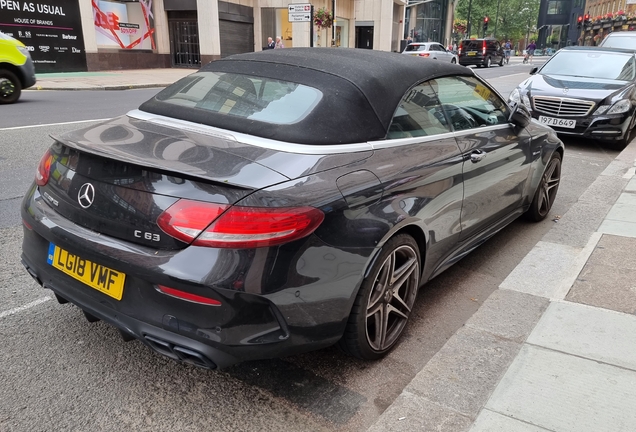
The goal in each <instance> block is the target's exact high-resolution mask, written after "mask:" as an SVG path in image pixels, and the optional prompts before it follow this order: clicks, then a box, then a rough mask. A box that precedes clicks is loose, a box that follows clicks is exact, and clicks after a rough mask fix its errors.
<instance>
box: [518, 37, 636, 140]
mask: <svg viewBox="0 0 636 432" xmlns="http://www.w3.org/2000/svg"><path fill="white" fill-rule="evenodd" d="M530 74H531V75H532V76H531V77H530V78H528V79H527V80H525V81H523V82H522V83H521V84H520V85H519V86H518V87H517V88H516V89H515V90H513V91H512V93H511V94H510V101H512V102H513V103H517V102H519V101H521V102H522V103H524V104H525V105H526V107H527V108H528V109H529V110H530V112H531V113H532V117H534V118H536V119H537V120H539V122H541V123H543V124H546V125H549V126H551V127H553V128H554V129H555V130H556V131H557V132H558V133H559V134H561V135H577V136H581V137H585V138H592V139H596V140H599V141H602V142H604V143H605V144H606V145H607V146H608V147H611V148H614V149H619V150H620V149H623V148H625V146H626V145H627V144H628V143H629V139H630V132H631V130H632V129H633V127H634V122H635V118H636V116H635V113H636V87H635V81H636V61H635V58H634V51H630V50H620V49H614V48H604V47H603V48H599V47H566V48H562V49H561V50H559V51H557V52H556V53H555V54H554V55H553V56H552V57H551V58H550V59H549V60H548V61H547V62H546V63H545V64H544V65H543V66H541V68H539V69H538V68H536V67H535V68H533V69H532V70H531V71H530Z"/></svg>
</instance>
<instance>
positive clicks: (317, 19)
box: [314, 8, 333, 30]
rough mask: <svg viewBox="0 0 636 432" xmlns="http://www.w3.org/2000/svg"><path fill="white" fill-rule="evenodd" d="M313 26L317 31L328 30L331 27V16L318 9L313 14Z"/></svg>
mask: <svg viewBox="0 0 636 432" xmlns="http://www.w3.org/2000/svg"><path fill="white" fill-rule="evenodd" d="M314 25H315V26H316V27H318V30H320V29H323V28H330V27H331V26H332V25H333V14H332V13H331V11H328V10H327V9H325V8H320V9H318V10H317V11H315V12H314Z"/></svg>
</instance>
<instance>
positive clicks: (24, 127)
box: [0, 117, 112, 131]
mask: <svg viewBox="0 0 636 432" xmlns="http://www.w3.org/2000/svg"><path fill="white" fill-rule="evenodd" d="M106 120H112V117H111V118H105V119H94V120H79V121H73V122H64V123H49V124H40V125H30V126H16V127H9V128H0V131H6V130H16V129H28V128H36V127H47V126H63V125H69V124H77V123H90V122H100V121H106Z"/></svg>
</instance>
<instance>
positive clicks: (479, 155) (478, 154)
mask: <svg viewBox="0 0 636 432" xmlns="http://www.w3.org/2000/svg"><path fill="white" fill-rule="evenodd" d="M487 154H488V153H486V152H485V151H483V150H473V152H472V153H471V154H470V161H471V162H472V163H477V162H481V161H482V160H483V159H484V158H485V157H486V155H487Z"/></svg>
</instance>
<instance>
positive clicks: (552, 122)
mask: <svg viewBox="0 0 636 432" xmlns="http://www.w3.org/2000/svg"><path fill="white" fill-rule="evenodd" d="M539 122H540V123H543V124H546V125H548V126H556V127H562V128H567V129H574V128H575V127H576V120H568V119H560V118H554V117H546V116H539Z"/></svg>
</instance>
